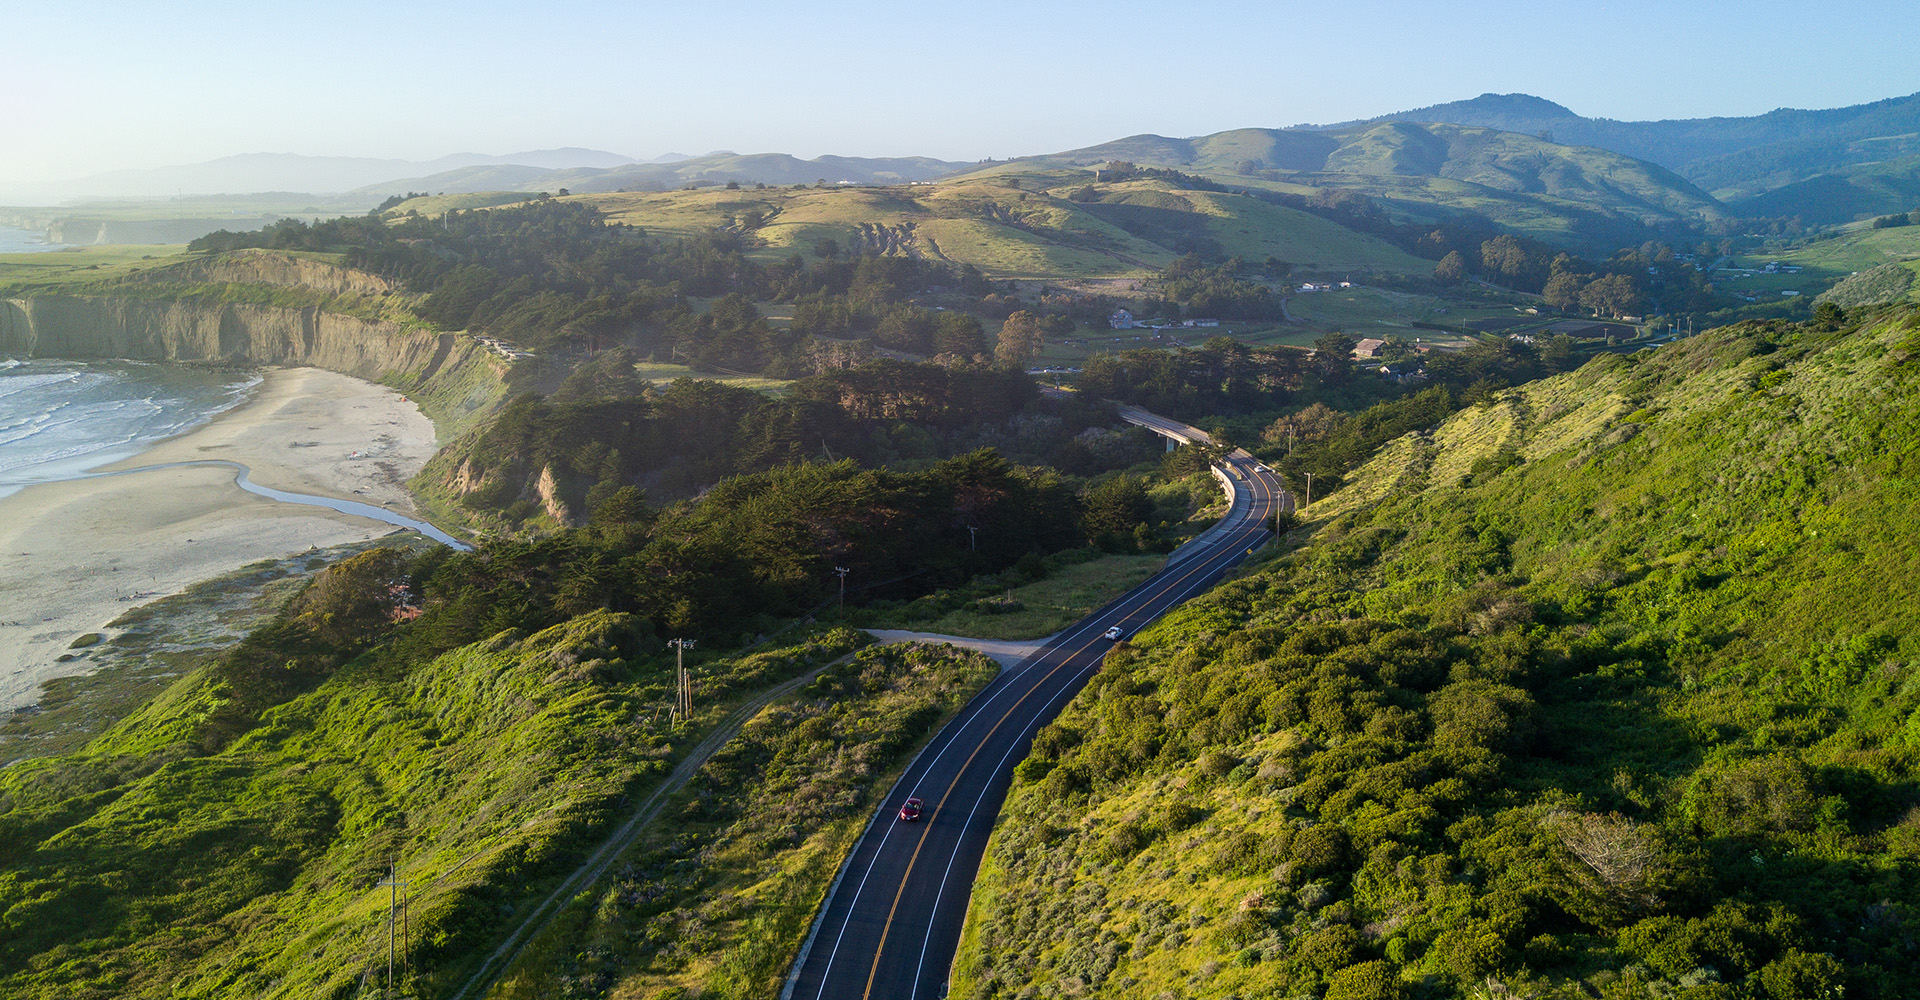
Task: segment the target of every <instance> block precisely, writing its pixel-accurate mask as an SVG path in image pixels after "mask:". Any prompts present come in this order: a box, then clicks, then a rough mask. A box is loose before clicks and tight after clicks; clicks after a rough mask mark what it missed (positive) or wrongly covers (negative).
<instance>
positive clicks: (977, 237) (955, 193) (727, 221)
mask: <svg viewBox="0 0 1920 1000" xmlns="http://www.w3.org/2000/svg"><path fill="white" fill-rule="evenodd" d="M1087 176H1088V175H1086V174H1085V173H1084V172H1079V171H1073V172H1057V173H1053V174H1048V175H1045V176H1041V177H1038V178H1021V177H1001V176H986V177H980V178H976V179H973V180H968V181H964V182H953V183H948V182H941V183H937V184H915V185H910V186H901V187H888V188H864V187H828V188H819V187H810V188H742V189H738V190H728V189H725V188H702V189H699V190H695V191H670V192H632V193H623V192H616V193H611V194H592V195H575V196H573V197H575V198H578V199H581V200H586V201H589V202H591V203H592V204H594V205H596V206H598V207H599V208H600V209H601V210H603V211H605V212H606V213H607V214H608V216H609V217H610V218H612V219H613V220H615V221H618V222H622V223H625V224H627V225H632V226H638V227H641V228H644V229H646V230H647V231H649V232H653V233H660V234H663V235H690V234H692V233H697V232H710V231H713V230H716V229H728V228H733V229H745V230H749V231H751V232H752V234H753V236H754V239H755V241H756V242H757V244H758V252H759V253H761V254H763V255H768V256H785V255H787V254H791V253H803V254H806V253H811V252H813V249H814V247H815V246H816V244H818V243H819V242H820V241H821V240H832V241H833V242H834V243H835V244H836V245H838V246H839V247H841V248H843V249H844V248H866V249H869V250H874V251H879V252H888V253H904V254H909V255H912V256H917V257H928V258H933V259H937V260H944V261H948V262H951V263H956V264H972V265H973V266H975V267H978V268H979V269H980V270H982V271H983V272H985V273H987V274H988V275H990V276H992V277H995V278H1014V279H1025V280H1044V281H1102V280H1118V279H1139V278H1145V277H1148V276H1150V275H1152V274H1153V273H1155V272H1157V271H1159V270H1160V269H1162V268H1164V267H1165V266H1166V265H1167V263H1168V262H1169V261H1171V260H1172V259H1173V258H1174V257H1176V256H1178V255H1179V253H1180V252H1182V250H1183V249H1185V248H1186V247H1187V246H1189V245H1190V244H1191V243H1192V242H1193V241H1195V240H1200V241H1206V242H1207V243H1209V244H1211V245H1214V246H1217V247H1219V248H1220V249H1221V251H1222V252H1224V253H1227V254H1230V255H1235V256H1239V257H1241V258H1243V259H1248V260H1264V259H1266V258H1267V257H1269V256H1275V257H1279V258H1281V259H1283V260H1287V261H1291V262H1294V263H1295V264H1296V266H1298V267H1301V268H1304V269H1308V270H1313V271H1316V272H1327V273H1333V272H1337V271H1339V270H1341V269H1349V270H1354V271H1366V272H1375V271H1386V272H1393V273H1404V274H1415V273H1424V272H1425V271H1427V270H1429V269H1430V268H1431V266H1432V265H1431V264H1429V263H1427V262H1425V261H1422V260H1420V259H1418V258H1415V257H1413V256H1411V255H1409V254H1407V253H1405V252H1403V251H1401V250H1399V249H1398V248H1396V247H1393V246H1391V245H1389V244H1387V243H1385V242H1383V241H1381V240H1378V239H1376V238H1374V237H1371V236H1367V235H1365V234H1361V233H1356V232H1353V231H1352V230H1348V229H1345V228H1342V227H1341V226H1338V225H1336V224H1334V223H1332V222H1328V221H1327V220H1325V219H1321V218H1319V217H1317V216H1313V215H1310V214H1307V213H1305V212H1299V211H1295V210H1293V209H1289V208H1285V207H1282V206H1277V205H1272V204H1269V203H1267V202H1263V201H1260V200H1258V199H1255V198H1249V197H1245V196H1242V195H1229V194H1222V193H1217V192H1203V191H1186V190H1175V189H1174V188H1172V187H1171V186H1169V185H1168V184H1167V183H1166V182H1162V181H1129V182H1124V183H1118V184H1101V185H1094V186H1093V188H1092V190H1093V191H1094V192H1095V197H1094V198H1092V199H1091V200H1089V199H1088V198H1087V197H1086V196H1085V192H1084V189H1086V188H1087V184H1086V180H1087ZM1069 194H1075V197H1076V198H1077V199H1078V200H1070V199H1069V198H1068V197H1067V196H1068V195H1069ZM430 201H431V200H430V199H422V200H421V203H423V204H424V203H428V202H430ZM413 204H415V203H412V202H410V203H408V206H411V205H413ZM403 207H406V206H403Z"/></svg>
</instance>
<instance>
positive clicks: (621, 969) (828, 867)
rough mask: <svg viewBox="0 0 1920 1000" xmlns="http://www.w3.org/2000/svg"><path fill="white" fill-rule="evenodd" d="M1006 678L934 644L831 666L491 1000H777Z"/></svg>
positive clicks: (742, 740) (742, 745) (582, 901)
mask: <svg viewBox="0 0 1920 1000" xmlns="http://www.w3.org/2000/svg"><path fill="white" fill-rule="evenodd" d="M997 669H998V668H997V667H995V666H994V664H993V663H992V661H990V660H988V659H987V658H986V657H983V656H981V655H979V654H977V653H971V652H967V651H964V650H958V649H954V648H952V647H928V646H918V645H903V646H887V647H875V648H869V649H866V650H863V651H861V652H860V653H859V654H857V655H856V656H855V657H854V658H853V659H852V660H851V661H848V662H845V663H841V664H836V665H833V666H829V667H827V668H826V669H824V670H823V671H822V672H821V674H820V676H819V677H818V678H817V679H815V680H814V681H813V682H811V683H809V684H808V685H807V686H806V687H804V688H802V689H801V690H800V691H799V692H798V693H797V694H796V695H794V696H793V697H791V698H788V699H785V700H783V701H781V702H779V703H777V704H775V705H773V706H771V707H769V708H767V709H766V710H764V711H763V712H761V713H760V714H759V715H758V716H756V717H755V718H754V720H753V721H752V722H750V723H749V724H748V725H747V727H746V729H745V731H743V732H742V733H741V734H740V736H739V737H738V738H736V739H734V740H732V741H730V742H729V743H728V744H727V745H726V746H725V747H724V748H723V749H722V750H721V751H720V752H719V753H718V754H716V755H715V756H714V757H713V759H712V760H711V761H710V762H709V763H708V764H707V765H705V766H704V767H702V768H701V769H700V771H699V772H698V773H697V774H696V775H695V776H694V778H693V781H692V782H691V783H690V784H689V785H688V787H687V788H686V789H684V790H683V791H681V792H679V793H677V794H675V795H674V796H673V797H672V798H671V799H670V800H669V801H668V802H667V804H666V808H665V811H664V812H663V813H662V815H661V817H660V819H659V820H658V821H657V822H655V823H653V824H651V825H650V826H648V827H647V829H646V830H645V831H644V832H643V833H642V835H641V838H640V840H639V842H638V843H637V844H636V845H635V847H634V848H633V850H632V851H630V852H629V853H628V854H627V855H626V856H625V857H624V858H623V859H622V860H621V862H620V863H619V864H618V865H617V866H616V868H615V869H614V871H613V872H612V876H613V877H612V879H611V880H610V881H608V882H607V883H604V884H603V885H601V886H599V887H596V888H595V889H593V890H591V891H589V892H585V893H582V894H581V896H579V897H578V898H576V899H575V900H574V901H573V904H572V905H571V906H569V907H568V908H567V909H566V911H565V912H564V913H562V914H561V916H560V917H559V918H558V919H557V920H556V921H555V922H554V924H553V925H552V926H551V927H550V928H549V929H548V930H547V931H546V932H545V933H544V934H543V935H542V936H541V937H540V939H539V940H538V941H536V942H535V943H534V944H533V945H532V946H531V947H529V948H528V950H527V952H526V953H525V955H524V957H523V958H522V959H521V961H520V962H519V964H518V965H517V966H515V968H514V969H513V970H512V971H510V972H509V973H508V975H507V976H506V977H505V978H504V979H503V980H502V981H501V982H500V984H499V985H498V986H497V987H496V988H495V989H494V990H493V991H492V992H490V993H489V994H487V995H488V996H491V997H498V998H520V997H550V996H555V995H570V996H602V997H659V996H663V995H664V996H730V997H760V998H767V1000H771V998H772V997H774V996H777V995H778V993H779V989H780V984H781V982H782V981H783V979H784V978H785V976H786V972H787V967H788V966H789V965H791V964H792V962H793V959H794V956H795V955H796V954H797V953H798V951H799V948H800V944H801V941H802V939H803V938H804V937H805V935H806V933H807V930H808V928H809V927H810V926H811V923H812V918H813V915H814V911H815V909H817V908H818V906H819V905H820V900H821V898H822V897H824V896H825V894H826V890H827V886H828V884H829V883H830V882H831V881H832V880H833V877H834V875H835V873H836V872H838V871H839V867H840V862H841V859H842V858H844V857H845V855H846V852H847V850H848V848H849V847H850V845H851V844H852V843H853V841H854V839H855V838H857V837H858V836H859V834H860V831H861V829H862V828H863V827H864V825H865V823H866V821H867V818H868V817H869V816H870V815H872V813H873V811H874V809H875V808H877V807H878V806H879V805H880V802H879V800H880V796H881V795H882V794H884V793H885V791H886V790H887V789H888V788H889V787H891V783H892V780H893V776H894V775H896V774H897V773H898V772H899V770H900V769H901V768H903V767H904V766H905V764H906V758H907V757H908V755H909V754H910V752H911V751H912V750H913V748H914V747H916V746H918V745H920V744H921V743H922V742H923V741H924V740H925V739H926V738H928V737H930V736H931V735H932V734H933V733H934V732H935V731H936V730H937V729H938V728H939V726H940V724H941V723H942V722H943V721H944V720H945V719H947V718H949V717H951V716H952V714H953V713H954V712H956V711H958V710H959V709H960V708H961V707H962V706H963V705H965V704H966V702H967V700H968V699H969V698H971V697H972V695H973V694H974V693H975V692H976V691H978V690H979V689H980V687H981V686H983V685H984V684H985V683H986V682H987V681H988V680H990V679H991V678H992V677H993V676H994V674H995V673H996V672H997ZM883 821H884V820H883Z"/></svg>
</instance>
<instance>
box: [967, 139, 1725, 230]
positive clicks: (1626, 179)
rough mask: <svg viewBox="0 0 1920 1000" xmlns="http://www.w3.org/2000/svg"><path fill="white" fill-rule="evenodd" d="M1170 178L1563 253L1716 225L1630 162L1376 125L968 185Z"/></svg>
mask: <svg viewBox="0 0 1920 1000" xmlns="http://www.w3.org/2000/svg"><path fill="white" fill-rule="evenodd" d="M1115 160H1118V161H1125V162H1133V163H1138V164H1140V165H1142V166H1159V167H1173V168H1177V169H1180V170H1183V171H1189V172H1193V173H1198V174H1202V175H1205V176H1208V177H1212V178H1214V179H1217V180H1220V181H1222V182H1223V183H1227V184H1230V185H1235V186H1255V187H1262V186H1264V187H1273V188H1275V189H1278V190H1288V191H1293V192H1295V193H1304V192H1310V191H1311V190H1313V189H1315V188H1326V187H1332V188H1340V189H1345V190H1352V191H1356V192H1359V193H1362V194H1366V195H1371V196H1374V197H1377V198H1380V199H1382V200H1384V201H1386V202H1387V203H1388V204H1389V205H1390V206H1392V207H1393V208H1394V209H1395V210H1396V211H1397V212H1398V213H1399V214H1401V215H1403V216H1407V217H1412V218H1417V219H1424V220H1440V219H1446V218H1450V217H1455V216H1470V217H1478V218H1481V219H1485V220H1487V221H1491V222H1494V223H1497V224H1499V225H1501V226H1503V227H1506V228H1509V229H1512V230H1514V231H1516V232H1520V233H1524V234H1526V235H1531V236H1536V237H1538V238H1541V239H1546V240H1549V241H1553V242H1557V243H1561V244H1565V245H1573V244H1580V243H1606V242H1609V241H1613V242H1614V243H1615V245H1617V243H1618V242H1619V241H1621V240H1628V241H1630V242H1639V239H1638V238H1636V237H1643V236H1644V232H1643V231H1641V230H1639V226H1640V225H1641V224H1642V223H1662V222H1675V221H1699V220H1703V219H1711V218H1715V217H1718V216H1719V215H1721V214H1723V210H1722V208H1721V206H1720V205H1719V203H1718V202H1716V201H1715V200H1714V199H1713V197H1712V196H1710V195H1708V194H1707V193H1706V192H1704V191H1701V190H1700V189H1698V188H1696V187H1695V186H1694V185H1693V184H1691V183H1690V182H1688V181H1687V180H1686V179H1685V178H1683V177H1681V176H1679V175H1678V174H1675V173H1673V172H1672V171H1670V170H1667V169H1665V168H1663V167H1658V166H1655V165H1653V164H1651V163H1646V162H1643V161H1640V160H1634V159H1631V158H1629V157H1625V156H1622V155H1620V154H1618V153H1611V152H1608V151H1606V150H1603V149H1596V148H1591V147H1577V146H1563V145H1558V144H1555V143H1553V142H1549V141H1545V140H1542V139H1538V138H1535V137H1533V136H1529V135H1520V134H1516V133H1511V132H1500V131H1496V130H1494V129H1487V128H1469V127H1463V126H1457V125H1423V124H1410V123H1404V122H1384V123H1378V124H1372V125H1362V126H1355V127H1352V128H1346V129H1339V130H1334V131H1325V132H1319V131H1302V130H1280V129H1237V130H1234V131H1230V132H1220V133H1215V134H1213V135H1208V136H1201V137H1199V138H1194V139H1168V138H1165V137H1162V136H1151V135H1145V136H1134V137H1131V138H1128V139H1122V140H1118V141H1115V142H1110V143H1103V144H1101V145H1098V146H1090V147H1087V148H1085V149H1077V150H1071V151H1068V152H1064V153H1055V154H1051V155H1047V156H1037V157H1029V158H1026V159H1022V160H1015V161H1011V162H1009V163H1005V164H997V165H994V166H990V167H986V168H982V170H980V171H976V172H975V174H973V175H969V176H977V175H981V174H984V175H988V176H994V175H1000V176H1004V175H1008V174H1017V173H1020V172H1023V171H1032V170H1035V169H1040V170H1056V169H1062V168H1071V167H1088V166H1097V165H1099V164H1103V163H1106V162H1109V161H1115Z"/></svg>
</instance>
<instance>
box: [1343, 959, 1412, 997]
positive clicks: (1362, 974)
mask: <svg viewBox="0 0 1920 1000" xmlns="http://www.w3.org/2000/svg"><path fill="white" fill-rule="evenodd" d="M1406 995H1407V987H1406V984H1404V983H1402V982H1401V981H1400V977H1399V976H1397V975H1395V974H1394V971H1393V966H1391V965H1388V964H1387V963H1385V962H1362V963H1360V964H1359V965H1350V966H1348V967H1346V968H1344V969H1341V970H1340V971H1339V972H1336V973H1334V974H1333V975H1332V976H1330V977H1329V978H1328V980H1327V995H1326V1000H1403V998H1404V997H1405V996H1406Z"/></svg>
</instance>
